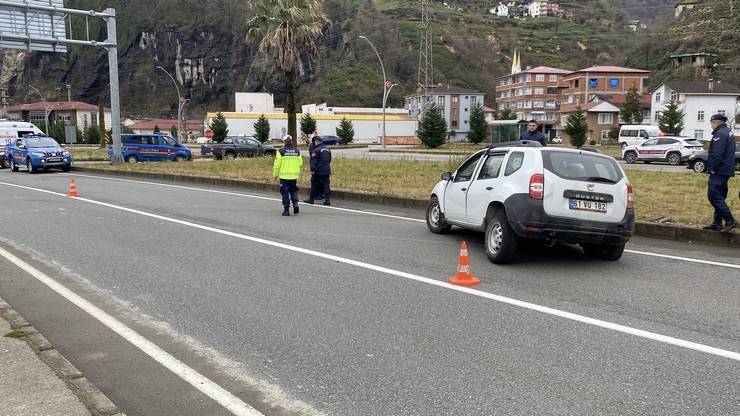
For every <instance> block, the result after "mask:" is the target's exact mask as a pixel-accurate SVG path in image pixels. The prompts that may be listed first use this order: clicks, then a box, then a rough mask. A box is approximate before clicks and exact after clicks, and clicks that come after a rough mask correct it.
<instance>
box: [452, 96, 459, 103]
mask: <svg viewBox="0 0 740 416" xmlns="http://www.w3.org/2000/svg"><path fill="white" fill-rule="evenodd" d="M459 101H460V97H458V96H457V95H453V96H452V104H457V103H458V102H459Z"/></svg>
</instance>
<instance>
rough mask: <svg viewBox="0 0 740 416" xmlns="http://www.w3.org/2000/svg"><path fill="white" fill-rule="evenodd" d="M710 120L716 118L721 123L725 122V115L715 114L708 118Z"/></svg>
mask: <svg viewBox="0 0 740 416" xmlns="http://www.w3.org/2000/svg"><path fill="white" fill-rule="evenodd" d="M710 120H711V121H714V120H718V121H721V122H723V123H727V117H726V116H725V115H724V114H715V115H713V116H712V118H710Z"/></svg>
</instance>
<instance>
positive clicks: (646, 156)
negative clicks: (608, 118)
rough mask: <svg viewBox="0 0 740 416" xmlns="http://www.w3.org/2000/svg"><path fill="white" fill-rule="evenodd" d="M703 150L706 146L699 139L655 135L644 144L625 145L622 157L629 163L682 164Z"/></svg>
mask: <svg viewBox="0 0 740 416" xmlns="http://www.w3.org/2000/svg"><path fill="white" fill-rule="evenodd" d="M703 151H704V146H702V144H701V143H700V142H699V141H698V140H695V139H691V138H688V137H678V136H663V137H654V138H652V139H650V140H647V141H645V142H643V143H642V144H638V145H633V146H625V147H624V148H623V149H622V159H624V160H625V161H626V162H627V163H629V164H633V163H637V162H638V161H643V162H645V163H651V162H668V163H669V164H671V165H680V164H681V163H683V162H685V161H687V160H688V159H689V158H690V157H691V156H693V155H695V154H697V153H701V152H703Z"/></svg>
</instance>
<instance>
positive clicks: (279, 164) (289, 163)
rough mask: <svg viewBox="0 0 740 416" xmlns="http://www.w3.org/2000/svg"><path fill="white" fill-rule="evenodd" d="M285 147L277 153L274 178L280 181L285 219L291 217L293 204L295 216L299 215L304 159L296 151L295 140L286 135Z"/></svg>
mask: <svg viewBox="0 0 740 416" xmlns="http://www.w3.org/2000/svg"><path fill="white" fill-rule="evenodd" d="M283 143H285V146H283V148H282V149H280V150H279V151H278V152H276V153H275V163H273V166H272V176H274V177H275V178H276V179H279V180H280V195H282V197H283V217H290V203H291V202H292V203H293V214H298V212H299V209H298V178H300V177H301V166H302V165H303V157H301V153H300V152H299V151H298V149H296V147H295V145H294V143H293V138H292V137H291V136H290V135H286V136H285V137H284V138H283Z"/></svg>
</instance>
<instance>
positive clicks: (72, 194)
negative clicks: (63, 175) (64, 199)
mask: <svg viewBox="0 0 740 416" xmlns="http://www.w3.org/2000/svg"><path fill="white" fill-rule="evenodd" d="M67 196H70V197H73V198H76V197H78V196H80V194H78V193H77V185H76V184H75V178H72V177H70V178H69V193H68V194H67Z"/></svg>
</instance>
